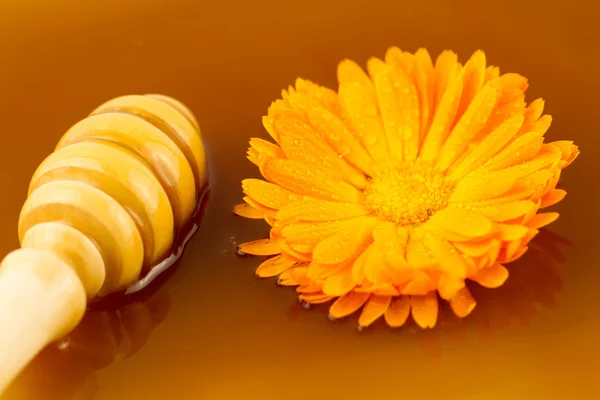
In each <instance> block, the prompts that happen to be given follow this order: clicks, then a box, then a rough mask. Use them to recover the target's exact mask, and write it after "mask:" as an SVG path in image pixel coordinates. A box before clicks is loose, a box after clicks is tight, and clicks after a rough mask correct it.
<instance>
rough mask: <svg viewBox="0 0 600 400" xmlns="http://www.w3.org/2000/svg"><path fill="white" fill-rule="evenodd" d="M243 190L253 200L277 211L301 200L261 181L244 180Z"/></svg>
mask: <svg viewBox="0 0 600 400" xmlns="http://www.w3.org/2000/svg"><path fill="white" fill-rule="evenodd" d="M242 188H243V189H244V193H245V194H247V195H248V196H250V197H251V198H252V199H253V200H255V201H257V202H258V203H260V204H262V205H263V206H265V207H269V208H272V209H275V210H277V209H280V208H281V207H284V206H286V205H288V204H289V203H291V202H294V201H298V200H299V199H300V196H298V195H296V194H294V193H292V192H290V191H288V190H285V189H283V188H282V187H280V186H278V185H275V184H273V183H269V182H265V181H262V180H260V179H244V180H243V181H242Z"/></svg>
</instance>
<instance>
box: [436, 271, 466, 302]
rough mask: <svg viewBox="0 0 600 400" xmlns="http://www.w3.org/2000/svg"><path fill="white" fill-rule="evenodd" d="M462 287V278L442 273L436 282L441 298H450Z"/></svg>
mask: <svg viewBox="0 0 600 400" xmlns="http://www.w3.org/2000/svg"><path fill="white" fill-rule="evenodd" d="M464 287H465V281H464V279H458V278H455V277H450V276H448V275H442V276H441V277H440V280H439V282H438V293H439V295H440V297H441V298H442V299H444V300H450V299H451V298H453V297H454V296H455V295H456V294H457V293H458V292H459V291H460V290H462V288H464Z"/></svg>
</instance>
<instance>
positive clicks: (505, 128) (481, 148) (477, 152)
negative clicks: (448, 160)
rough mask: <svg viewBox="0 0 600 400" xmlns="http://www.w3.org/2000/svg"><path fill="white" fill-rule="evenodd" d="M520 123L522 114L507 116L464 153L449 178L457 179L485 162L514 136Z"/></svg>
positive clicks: (521, 122)
mask: <svg viewBox="0 0 600 400" xmlns="http://www.w3.org/2000/svg"><path fill="white" fill-rule="evenodd" d="M522 124H523V115H515V116H513V117H511V118H508V119H507V120H506V121H504V122H503V123H502V124H500V125H499V126H498V127H497V128H496V129H494V130H493V131H492V132H491V133H490V134H489V135H487V136H486V137H485V139H483V140H482V141H481V142H480V143H478V145H477V147H475V148H474V149H473V150H472V151H470V152H468V153H465V154H466V157H465V158H464V159H463V160H462V161H461V162H460V163H459V164H458V165H457V166H456V167H455V168H452V170H451V172H450V174H449V175H448V176H449V178H450V179H452V180H458V179H460V178H462V177H464V176H466V175H467V174H469V173H470V172H472V171H474V170H475V169H477V168H479V167H480V166H482V165H483V164H485V163H486V162H487V161H488V160H489V159H490V158H491V157H493V156H494V155H495V154H496V153H498V151H500V149H502V148H503V147H504V145H505V144H507V143H508V142H509V141H510V140H511V139H512V138H513V137H514V135H515V134H516V133H517V131H518V130H519V128H520V127H521V125H522Z"/></svg>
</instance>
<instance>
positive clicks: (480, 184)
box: [448, 169, 519, 203]
mask: <svg viewBox="0 0 600 400" xmlns="http://www.w3.org/2000/svg"><path fill="white" fill-rule="evenodd" d="M518 178H519V175H518V174H517V173H515V172H513V171H512V170H508V169H504V170H500V171H490V172H487V171H484V172H481V171H475V172H474V173H472V174H470V175H469V176H467V177H465V178H463V179H461V180H460V181H459V182H458V183H457V184H456V188H455V189H454V192H453V193H452V195H451V196H450V199H449V200H448V201H449V202H450V203H467V202H478V201H483V200H488V199H493V198H496V197H499V196H501V195H503V194H504V193H506V192H508V191H509V190H510V189H511V188H512V187H513V185H514V184H515V182H516V180H517V179H518Z"/></svg>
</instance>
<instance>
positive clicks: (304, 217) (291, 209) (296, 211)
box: [276, 199, 370, 222]
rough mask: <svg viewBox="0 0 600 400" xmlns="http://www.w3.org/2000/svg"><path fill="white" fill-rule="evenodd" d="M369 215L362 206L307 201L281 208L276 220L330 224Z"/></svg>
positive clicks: (325, 201)
mask: <svg viewBox="0 0 600 400" xmlns="http://www.w3.org/2000/svg"><path fill="white" fill-rule="evenodd" d="M369 213H370V212H369V210H367V209H366V208H365V207H364V206H362V205H360V204H349V203H338V202H333V201H327V200H318V199H306V200H305V201H299V202H295V203H290V204H288V205H287V206H285V207H283V208H281V209H280V210H279V211H278V212H277V215H276V219H277V220H278V221H286V222H300V221H301V222H329V221H337V220H342V219H349V218H355V217H360V216H363V215H367V214H369Z"/></svg>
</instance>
